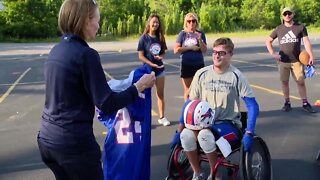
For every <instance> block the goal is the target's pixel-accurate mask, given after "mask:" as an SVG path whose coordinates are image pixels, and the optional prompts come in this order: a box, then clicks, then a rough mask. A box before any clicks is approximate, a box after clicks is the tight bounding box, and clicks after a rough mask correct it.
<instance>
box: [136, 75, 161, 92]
mask: <svg viewBox="0 0 320 180" xmlns="http://www.w3.org/2000/svg"><path fill="white" fill-rule="evenodd" d="M155 81H156V76H155V74H154V72H153V71H152V72H151V73H150V74H144V75H143V76H142V77H141V78H140V79H139V80H138V81H137V82H136V83H134V85H135V86H136V88H137V90H138V92H142V91H143V90H145V89H146V88H151V87H152V86H153V85H154V84H155Z"/></svg>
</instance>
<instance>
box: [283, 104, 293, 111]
mask: <svg viewBox="0 0 320 180" xmlns="http://www.w3.org/2000/svg"><path fill="white" fill-rule="evenodd" d="M291 109H292V108H291V103H288V102H286V103H284V105H283V107H282V110H283V111H285V112H289V111H291Z"/></svg>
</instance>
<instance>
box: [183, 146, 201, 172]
mask: <svg viewBox="0 0 320 180" xmlns="http://www.w3.org/2000/svg"><path fill="white" fill-rule="evenodd" d="M186 154H187V156H188V160H189V163H190V165H191V168H192V170H193V173H194V174H200V173H201V167H200V160H199V154H198V150H195V151H189V152H186Z"/></svg>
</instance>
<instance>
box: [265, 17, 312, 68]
mask: <svg viewBox="0 0 320 180" xmlns="http://www.w3.org/2000/svg"><path fill="white" fill-rule="evenodd" d="M305 36H308V32H307V29H306V28H305V26H304V25H301V24H298V23H294V24H293V25H292V26H291V27H287V26H285V25H284V24H281V25H279V26H278V27H276V29H275V30H274V31H273V32H272V33H271V35H270V37H271V38H272V39H275V38H278V41H279V45H280V52H279V54H280V56H281V62H285V63H290V62H297V61H298V60H299V54H300V51H301V49H300V48H301V38H303V37H305Z"/></svg>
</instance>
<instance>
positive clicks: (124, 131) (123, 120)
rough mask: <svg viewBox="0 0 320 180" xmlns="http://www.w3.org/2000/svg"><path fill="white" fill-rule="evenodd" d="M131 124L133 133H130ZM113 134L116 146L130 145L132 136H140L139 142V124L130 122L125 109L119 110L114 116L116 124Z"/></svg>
mask: <svg viewBox="0 0 320 180" xmlns="http://www.w3.org/2000/svg"><path fill="white" fill-rule="evenodd" d="M131 123H134V124H133V127H134V132H132V131H131V132H130V125H131ZM114 129H115V132H116V134H117V142H118V144H132V143H134V142H133V134H134V133H136V134H140V140H141V133H142V131H141V122H139V121H131V117H130V114H129V112H128V110H127V108H123V109H120V110H119V111H118V112H117V115H116V123H115V125H114Z"/></svg>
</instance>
